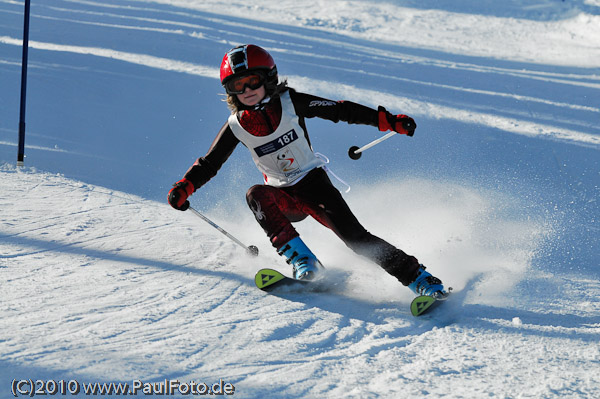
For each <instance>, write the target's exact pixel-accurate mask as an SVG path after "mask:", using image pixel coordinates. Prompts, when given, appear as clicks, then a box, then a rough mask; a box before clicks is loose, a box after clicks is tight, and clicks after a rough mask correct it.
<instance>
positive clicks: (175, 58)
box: [0, 0, 600, 398]
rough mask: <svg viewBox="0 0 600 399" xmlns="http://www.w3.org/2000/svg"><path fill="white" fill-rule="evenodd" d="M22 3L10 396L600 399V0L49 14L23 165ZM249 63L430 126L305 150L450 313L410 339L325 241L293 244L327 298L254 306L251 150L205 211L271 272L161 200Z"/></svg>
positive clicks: (8, 270) (4, 158)
mask: <svg viewBox="0 0 600 399" xmlns="http://www.w3.org/2000/svg"><path fill="white" fill-rule="evenodd" d="M22 3H23V2H21V1H14V0H0V15H1V19H0V21H1V22H0V87H1V88H2V90H1V91H0V176H1V179H0V209H1V212H0V287H1V289H2V294H1V296H0V331H2V333H1V335H0V354H1V356H0V393H1V394H0V397H9V396H12V394H11V393H10V385H11V381H12V380H13V379H30V378H31V379H33V380H35V379H46V380H47V379H54V380H60V379H65V380H70V379H76V380H78V381H80V382H94V381H106V382H112V381H114V382H128V383H131V382H132V381H133V380H137V379H139V380H143V381H145V382H159V381H163V380H165V379H169V380H171V379H178V380H180V381H182V382H188V381H191V380H193V381H198V382H205V383H207V384H213V383H215V382H219V380H220V379H222V380H224V381H226V382H229V383H231V384H233V385H234V386H235V388H236V389H235V394H234V395H233V396H234V397H240V398H275V397H278V398H322V397H330V398H339V397H344V398H346V397H347V398H422V397H456V398H461V397H462V398H480V397H506V398H554V397H556V398H559V397H560V398H564V397H566V398H597V397H600V377H599V370H600V347H599V341H600V300H599V299H598V298H599V297H600V283H599V278H600V272H599V271H600V268H599V266H600V265H599V253H600V250H599V249H600V248H599V245H598V243H599V242H600V234H599V231H600V229H599V227H598V220H597V218H598V215H599V214H600V212H599V211H600V207H599V205H598V196H599V194H600V193H599V191H600V190H599V185H600V166H599V160H600V157H599V156H598V155H599V150H600V128H599V122H600V94H599V93H600V91H599V89H600V68H599V67H598V66H599V65H600V44H599V43H600V2H599V1H598V0H566V1H558V0H531V1H527V2H525V1H517V0H505V1H491V0H479V1H477V0H468V1H467V0H465V1H460V2H457V1H450V0H438V1H435V2H422V1H414V0H402V1H400V0H396V1H387V2H384V1H379V0H370V1H335V0H333V1H310V2H309V1H303V0H295V1H289V0H279V1H277V2H275V1H267V0H257V1H253V2H241V1H237V0H233V1H228V2H221V1H216V0H202V1H200V0H186V1H182V0H155V1H151V0H120V1H116V0H108V1H102V2H99V1H86V0H54V1H52V2H41V1H40V2H36V1H34V2H32V3H33V4H32V17H31V33H30V40H31V42H30V62H29V79H28V97H27V100H28V107H27V138H26V146H27V147H26V155H27V157H26V159H25V165H26V166H25V167H23V168H17V167H15V161H16V155H17V126H18V113H19V87H20V86H19V85H20V70H21V68H20V62H21V43H22V39H21V38H22V24H23V16H22V13H23V4H22ZM241 43H255V44H259V45H262V46H264V47H265V48H267V49H268V50H269V51H271V52H272V54H273V55H274V57H275V60H276V62H277V65H278V68H279V71H280V74H281V75H282V76H284V77H286V78H287V79H288V80H289V83H290V85H291V86H292V87H295V88H297V89H299V90H303V91H308V92H311V93H314V94H317V95H321V96H324V97H327V98H332V99H346V100H353V101H357V102H360V103H363V104H366V105H370V106H377V105H380V104H381V105H384V106H386V107H387V108H388V109H390V110H392V111H396V112H402V113H407V114H410V115H411V116H414V117H415V119H416V121H417V124H418V129H417V132H416V134H415V136H414V137H412V138H407V137H404V136H402V137H401V136H398V137H395V138H392V139H390V140H387V141H386V142H385V143H382V144H379V145H378V146H375V147H373V148H371V149H369V150H368V151H366V152H365V153H364V155H363V157H362V158H361V160H359V161H352V160H350V159H349V158H348V156H347V149H348V147H350V146H352V145H359V146H360V145H364V144H366V143H368V142H370V141H371V140H373V139H374V138H376V137H379V136H380V133H379V132H377V131H376V129H373V128H366V127H364V126H348V125H345V124H338V125H335V124H332V123H330V122H327V121H320V120H310V121H308V128H309V131H310V133H311V138H312V142H313V145H314V147H315V149H316V150H317V151H319V152H322V153H324V154H326V155H327V156H328V157H329V158H330V160H331V165H330V166H331V168H332V169H333V171H334V172H335V173H336V174H337V175H339V176H340V177H342V178H343V179H344V180H346V181H347V182H349V183H350V184H351V186H352V190H351V191H350V192H349V193H348V194H345V198H346V199H347V201H348V202H349V204H350V206H351V208H352V209H353V210H354V211H355V213H356V214H357V216H358V218H359V219H360V220H361V221H362V222H363V224H364V225H365V226H366V227H367V228H368V229H369V230H371V231H372V232H374V233H375V234H377V235H379V236H382V237H384V238H385V239H387V240H389V241H390V242H393V243H395V244H397V245H398V246H399V247H401V248H403V249H404V250H406V251H407V252H409V253H411V254H415V255H416V256H417V257H418V258H419V260H420V261H422V262H423V263H424V264H426V265H427V266H428V267H429V268H430V270H431V271H432V272H433V273H434V274H436V275H439V276H440V277H441V278H442V279H443V280H444V282H446V283H447V284H448V285H451V286H453V287H454V294H453V296H452V297H451V300H450V301H449V302H447V303H446V304H444V307H443V308H440V309H439V311H437V312H434V313H432V314H431V315H430V316H426V317H423V318H413V317H412V316H410V314H409V312H408V304H409V303H410V300H411V298H412V295H411V293H410V292H409V291H408V290H407V289H406V288H404V287H402V286H401V285H400V284H399V283H398V282H397V281H395V280H394V279H393V278H392V277H390V276H389V275H387V274H386V273H385V272H384V271H382V270H381V269H380V268H378V267H377V266H375V265H373V264H370V263H368V262H367V261H365V260H364V259H361V258H358V257H356V256H355V255H354V254H352V253H351V252H350V251H349V250H348V249H347V248H346V247H345V246H344V245H343V244H342V243H341V242H339V240H338V239H337V238H336V237H335V236H334V235H333V234H332V233H331V232H329V231H327V230H325V229H323V228H322V227H320V226H319V225H318V224H317V223H316V222H314V221H305V222H302V223H300V224H298V225H297V227H298V230H299V231H300V233H301V234H302V236H303V237H304V238H305V241H306V242H307V243H308V244H309V246H310V247H311V248H312V249H313V250H314V251H315V252H316V253H317V255H318V256H319V258H320V259H321V260H322V261H323V263H324V264H325V265H326V266H327V267H328V270H329V273H330V275H331V276H332V277H331V278H332V279H334V280H335V281H338V282H339V284H338V285H336V286H335V287H334V288H332V289H331V291H330V292H320V293H311V294H307V293H300V292H289V293H285V294H281V295H268V294H265V293H263V292H261V291H259V290H257V289H256V288H255V287H254V284H253V275H254V272H255V271H256V270H257V269H258V268H260V267H264V266H267V267H276V268H279V269H281V270H282V271H284V272H289V270H287V267H288V266H287V265H286V264H285V263H284V262H282V260H281V258H279V257H278V256H277V255H276V254H275V252H274V251H273V250H272V248H270V245H269V243H268V240H267V238H266V237H265V236H264V233H263V232H262V230H261V229H260V227H259V226H258V225H257V224H256V223H255V222H254V220H253V217H252V213H251V212H250V211H249V210H248V209H247V207H246V205H245V200H244V195H245V192H246V189H247V188H248V187H249V186H251V185H253V184H256V183H258V182H260V175H259V173H258V172H257V171H256V170H255V168H254V167H253V165H252V161H251V158H250V156H249V154H248V153H247V151H246V150H245V149H244V148H243V147H241V146H240V148H239V149H238V150H236V151H235V152H234V154H233V155H232V157H231V158H230V160H229V161H228V163H227V164H226V165H225V166H224V167H223V168H222V170H221V171H220V172H219V175H218V176H217V177H216V178H215V179H213V181H211V182H210V183H208V184H207V185H206V186H205V187H204V188H202V189H201V190H199V191H198V192H197V193H196V194H194V196H193V197H192V205H193V206H194V207H195V208H197V209H199V210H200V211H201V212H203V213H204V214H206V215H208V216H209V217H211V218H212V219H214V220H215V221H216V222H217V223H219V224H220V225H221V226H223V227H224V228H226V229H227V230H229V231H231V232H232V233H234V235H235V236H236V237H238V238H239V239H240V240H242V241H243V242H244V243H247V244H248V245H249V244H253V245H256V246H258V247H259V249H260V253H261V255H260V256H259V257H258V258H255V259H254V258H253V259H249V258H248V257H246V256H245V254H244V252H243V251H240V249H239V248H238V247H237V246H236V245H235V244H234V243H232V242H231V241H229V240H228V239H227V238H226V237H224V236H223V235H221V234H220V233H219V232H217V231H216V230H214V229H213V228H212V227H210V226H209V225H207V224H206V223H205V222H203V221H202V220H200V219H199V218H197V217H195V216H194V215H193V214H191V213H190V212H185V213H183V212H177V211H175V210H173V209H171V208H170V207H169V206H168V205H167V204H166V202H165V197H166V193H167V192H168V190H169V188H170V186H171V184H172V183H173V182H174V181H176V180H178V179H179V178H180V177H181V176H182V174H183V173H184V172H185V170H187V168H188V167H189V165H190V164H191V163H192V162H193V161H194V159H195V158H197V157H198V156H201V155H203V154H204V151H206V149H207V148H208V146H209V145H210V143H211V142H212V140H213V138H214V136H215V134H216V132H217V130H218V129H219V128H220V126H221V125H222V124H223V123H224V121H225V118H226V117H227V110H226V107H225V105H224V104H223V103H222V101H221V100H222V98H223V97H222V96H221V93H222V88H221V87H220V84H219V81H218V66H219V63H220V60H221V58H222V56H223V54H224V52H225V51H226V50H228V49H229V48H231V47H233V46H234V45H238V44H241ZM78 396H79V397H85V395H84V394H83V393H80V394H79V395H78ZM112 397H116V396H112ZM129 397H134V396H129ZM138 397H149V396H145V395H141V394H139V395H138ZM158 397H165V396H158Z"/></svg>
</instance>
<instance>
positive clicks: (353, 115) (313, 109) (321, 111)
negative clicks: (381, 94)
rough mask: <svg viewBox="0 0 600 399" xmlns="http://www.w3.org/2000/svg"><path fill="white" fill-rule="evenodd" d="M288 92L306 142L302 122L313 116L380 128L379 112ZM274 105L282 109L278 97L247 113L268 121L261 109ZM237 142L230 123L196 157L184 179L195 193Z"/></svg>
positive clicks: (347, 102)
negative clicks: (204, 150)
mask: <svg viewBox="0 0 600 399" xmlns="http://www.w3.org/2000/svg"><path fill="white" fill-rule="evenodd" d="M289 93H290V98H291V100H292V103H293V104H294V109H295V111H296V114H297V115H298V118H299V123H300V126H301V127H302V129H303V130H304V134H305V135H306V137H307V139H308V131H307V129H306V124H305V121H304V119H305V118H315V117H316V118H322V119H327V120H330V121H332V122H335V123H337V122H339V121H343V122H347V123H349V124H361V125H370V126H378V125H379V122H378V111H377V110H375V109H373V108H369V107H366V106H364V105H360V104H357V103H354V102H351V101H332V100H328V99H325V98H322V97H317V96H313V95H311V94H306V93H299V92H296V91H295V90H294V89H291V88H290V89H289ZM275 102H277V103H275ZM274 106H278V107H279V109H281V106H280V100H279V98H278V97H277V98H274V99H272V100H271V101H270V102H269V103H267V104H266V105H263V109H260V108H259V109H254V110H250V111H249V112H251V113H256V114H255V115H254V114H253V115H252V116H253V117H256V118H267V119H268V117H267V114H266V112H264V107H274ZM270 123H271V122H269V121H268V120H267V124H269V126H270ZM276 128H277V126H275V127H274V129H273V131H274V130H275V129H276ZM239 142H240V141H239V140H238V139H237V137H235V135H234V134H233V132H232V131H231V128H230V127H229V123H227V122H225V124H224V125H223V127H222V128H221V130H220V131H219V133H218V134H217V137H216V138H215V140H214V141H213V143H212V144H211V146H210V148H209V150H208V152H207V153H206V155H204V156H203V157H200V158H198V159H197V160H196V162H195V163H194V164H193V165H192V166H191V167H190V168H189V169H188V171H187V172H186V174H185V176H184V177H185V178H186V179H188V180H189V181H191V182H192V184H193V185H194V189H195V190H197V189H199V188H200V187H202V186H203V185H204V184H206V182H208V181H209V180H210V179H212V178H213V177H214V176H215V175H216V174H217V172H218V171H219V169H220V168H221V166H222V165H223V164H224V163H225V161H227V159H228V158H229V156H230V155H231V153H232V152H233V150H234V149H235V147H236V146H237V145H238V143H239ZM309 143H310V139H309Z"/></svg>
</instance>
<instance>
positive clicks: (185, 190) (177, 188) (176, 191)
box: [167, 178, 195, 211]
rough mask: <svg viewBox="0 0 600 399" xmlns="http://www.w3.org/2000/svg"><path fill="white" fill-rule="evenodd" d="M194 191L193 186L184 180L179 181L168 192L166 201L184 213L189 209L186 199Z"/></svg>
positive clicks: (188, 202)
mask: <svg viewBox="0 0 600 399" xmlns="http://www.w3.org/2000/svg"><path fill="white" fill-rule="evenodd" d="M194 191H195V188H194V185H193V184H192V182H191V181H189V180H188V179H186V178H183V179H181V180H179V181H178V182H177V183H175V184H173V188H172V189H171V191H169V195H168V197H167V200H168V201H169V204H170V205H171V206H172V207H173V208H175V209H177V210H180V211H185V210H187V209H188V208H189V207H190V201H188V197H189V196H190V195H192V193H193V192H194Z"/></svg>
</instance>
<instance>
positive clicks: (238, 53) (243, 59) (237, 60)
mask: <svg viewBox="0 0 600 399" xmlns="http://www.w3.org/2000/svg"><path fill="white" fill-rule="evenodd" d="M246 48H247V47H246V46H240V47H236V48H234V49H232V50H231V51H229V53H228V54H227V56H228V57H229V66H230V67H231V71H232V72H233V73H234V74H238V73H242V72H244V71H246V70H247V69H248V54H247V52H246Z"/></svg>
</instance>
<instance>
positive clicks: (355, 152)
mask: <svg viewBox="0 0 600 399" xmlns="http://www.w3.org/2000/svg"><path fill="white" fill-rule="evenodd" d="M396 134H398V133H396V132H389V133H388V134H386V135H385V136H383V137H380V138H378V139H376V140H373V141H371V142H370V143H369V144H366V145H364V146H362V147H360V148H359V147H358V146H352V147H350V149H349V150H348V156H349V157H350V158H352V159H354V160H357V159H359V158H360V157H361V156H362V154H361V152H363V151H365V150H368V149H369V148H371V147H373V146H374V145H377V144H379V143H381V142H382V141H384V140H387V139H389V138H390V137H392V136H394V135H396Z"/></svg>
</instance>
